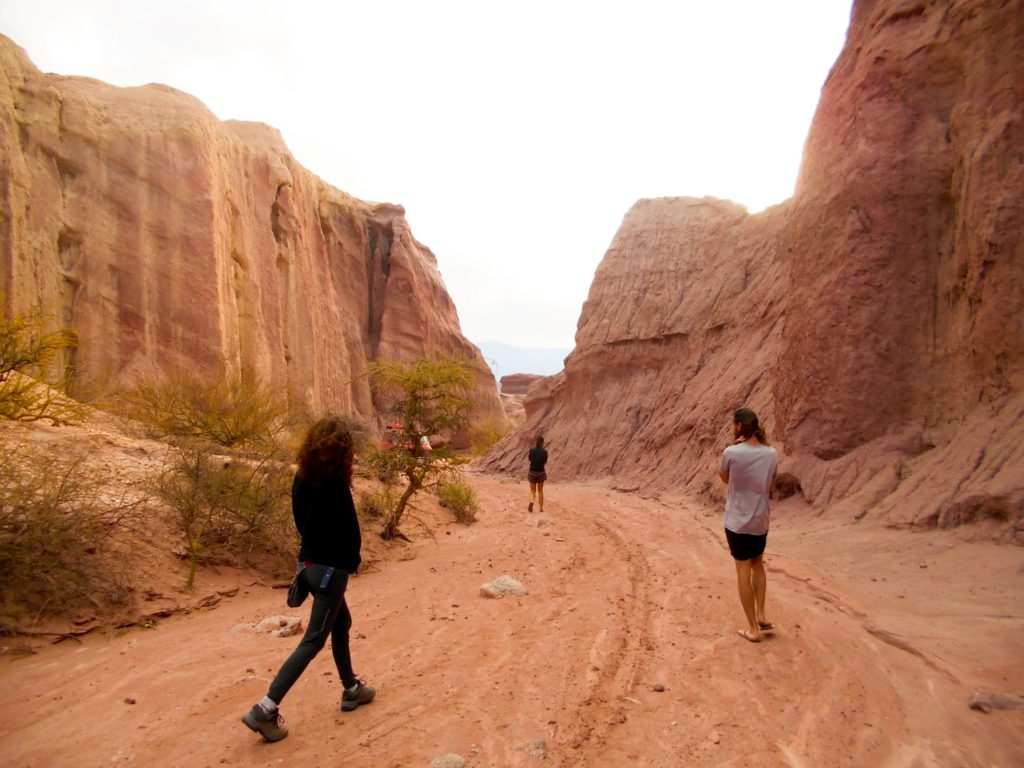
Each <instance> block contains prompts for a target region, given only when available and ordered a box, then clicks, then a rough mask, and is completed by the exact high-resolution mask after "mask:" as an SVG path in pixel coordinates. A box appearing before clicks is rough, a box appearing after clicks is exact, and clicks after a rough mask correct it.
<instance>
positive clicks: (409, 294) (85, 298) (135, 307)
mask: <svg viewBox="0 0 1024 768" xmlns="http://www.w3.org/2000/svg"><path fill="white" fill-rule="evenodd" d="M0 73H2V76H0V173H2V188H0V254H2V255H0V292H3V293H4V294H6V296H7V304H8V309H12V308H13V309H24V308H26V307H27V306H29V305H31V304H33V303H36V302H39V301H42V302H43V303H44V305H45V306H46V307H47V309H49V310H50V311H51V312H53V313H54V314H55V315H56V316H57V318H58V319H59V321H60V322H62V323H65V324H69V325H72V326H74V327H76V328H77V329H78V331H79V334H80V347H79V349H78V350H77V352H75V353H74V355H73V359H72V360H70V361H69V362H70V363H71V364H72V365H73V367H74V370H75V372H76V378H77V380H78V382H79V385H80V386H82V387H83V388H90V389H96V388H99V389H103V388H106V387H108V386H112V385H115V384H120V383H126V382H130V381H132V380H135V379H136V378H138V377H140V376H146V375H153V374H157V373H159V372H161V371H166V370H169V369H173V368H185V369H188V370H192V371H195V372H197V373H199V374H202V375H214V376H222V375H227V376H229V377H236V376H239V375H255V376H258V377H260V378H262V379H263V380H265V381H268V382H270V383H271V384H272V385H274V386H277V387H281V388H283V389H286V390H287V392H288V393H289V394H290V396H291V398H292V399H293V401H295V402H298V403H303V404H305V406H306V407H308V408H310V409H312V410H313V411H314V412H317V411H322V410H324V409H334V410H341V411H344V412H348V413H352V414H355V415H358V416H360V417H363V418H367V419H369V418H370V417H371V416H372V415H373V408H372V404H371V402H370V395H369V391H368V388H367V386H366V382H365V380H364V379H361V378H360V373H361V372H362V371H363V369H364V368H365V365H366V363H367V361H368V360H375V359H378V358H382V359H402V358H410V357H416V356H436V355H443V356H460V357H467V356H468V357H471V358H473V359H474V360H476V362H477V363H478V367H479V369H480V373H479V376H478V386H477V391H476V394H475V398H476V400H477V402H478V405H479V408H478V413H479V415H480V416H481V417H483V418H492V417H494V416H496V415H498V414H500V413H501V406H500V403H499V399H498V392H497V386H496V384H495V382H494V378H493V376H492V375H491V374H490V372H489V371H488V370H487V369H486V365H485V364H484V362H483V359H482V358H481V356H480V354H479V352H478V351H477V349H476V348H475V347H474V346H473V345H472V344H470V343H469V342H468V341H467V340H466V339H465V338H464V337H463V336H462V333H461V330H460V327H459V321H458V317H457V315H456V311H455V307H454V305H453V303H452V301H451V299H450V297H449V296H448V293H447V291H446V289H445V286H444V283H443V282H442V279H441V276H440V273H439V271H438V268H437V261H436V259H435V257H434V255H433V254H432V253H431V252H430V251H429V250H428V249H427V248H426V247H424V246H423V245H421V244H420V243H418V242H417V241H416V240H415V239H414V238H413V236H412V233H411V232H410V231H409V226H408V224H407V222H406V221H405V218H404V211H403V210H402V209H401V208H400V207H398V206H393V205H374V204H369V203H365V202H363V201H360V200H357V199H355V198H353V197H351V196H349V195H346V194H345V193H344V192H341V191H339V190H337V189H334V188H332V187H330V186H328V185H327V184H325V183H324V182H322V181H321V180H320V179H318V178H317V177H316V176H314V175H313V174H312V173H310V172H309V171H307V170H306V169H305V168H303V167H302V166H300V165H299V164H298V163H297V162H296V161H295V159H294V158H293V157H292V156H291V154H290V153H289V152H288V149H287V147H286V146H285V144H284V142H283V140H282V138H281V136H280V134H279V133H278V132H277V131H276V130H274V129H273V128H270V127H268V126H265V125H262V124H257V123H243V122H235V121H227V122H221V121H220V120H218V119H216V117H215V116H214V115H213V114H212V113H210V112H209V110H207V109H206V107H204V106H203V105H202V104H201V103H200V102H199V101H197V100H196V99H194V98H193V97H191V96H188V95H187V94H184V93H180V92H178V91H175V90H173V89H171V88H168V87H166V86H162V85H149V86H145V87H141V88H116V87H113V86H110V85H107V84H104V83H100V82H97V81H93V80H87V79H83V78H72V77H61V76H57V75H50V74H43V73H40V72H39V71H38V70H37V69H36V68H35V67H34V66H33V65H32V64H31V62H29V60H28V59H27V58H26V56H25V54H24V52H23V51H22V50H21V49H19V48H18V47H17V46H16V45H14V44H13V43H12V42H11V41H10V40H8V39H7V38H3V37H0Z"/></svg>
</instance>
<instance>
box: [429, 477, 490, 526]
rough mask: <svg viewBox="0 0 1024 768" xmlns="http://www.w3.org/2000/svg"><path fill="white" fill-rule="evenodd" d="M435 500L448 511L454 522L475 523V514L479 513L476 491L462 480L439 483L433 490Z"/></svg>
mask: <svg viewBox="0 0 1024 768" xmlns="http://www.w3.org/2000/svg"><path fill="white" fill-rule="evenodd" d="M434 493H435V494H436V495H437V500H438V502H439V503H440V504H441V506H442V507H444V508H445V509H450V510H451V511H452V514H454V515H455V520H456V521H457V522H460V523H466V524H469V523H474V522H476V513H477V512H479V511H480V502H479V501H477V498H476V491H474V490H473V489H472V488H471V487H470V485H469V484H468V483H466V482H464V481H462V480H451V481H449V482H446V483H441V484H440V485H439V486H437V488H436V489H435V491H434Z"/></svg>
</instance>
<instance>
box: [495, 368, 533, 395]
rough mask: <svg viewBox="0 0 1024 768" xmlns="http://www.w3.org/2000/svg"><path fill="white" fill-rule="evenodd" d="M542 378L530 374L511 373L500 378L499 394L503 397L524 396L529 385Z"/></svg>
mask: <svg viewBox="0 0 1024 768" xmlns="http://www.w3.org/2000/svg"><path fill="white" fill-rule="evenodd" d="M542 378H544V377H543V376H536V375H534V374H532V373H513V374H510V375H508V376H502V377H501V382H500V384H501V393H502V394H503V395H525V394H526V391H527V390H528V389H529V388H530V385H531V384H533V382H535V381H537V379H542Z"/></svg>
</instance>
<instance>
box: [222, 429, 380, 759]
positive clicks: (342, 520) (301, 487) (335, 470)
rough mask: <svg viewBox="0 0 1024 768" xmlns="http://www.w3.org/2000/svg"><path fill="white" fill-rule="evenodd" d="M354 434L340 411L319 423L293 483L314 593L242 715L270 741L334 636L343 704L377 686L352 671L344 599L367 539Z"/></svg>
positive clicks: (347, 706) (351, 705) (302, 554)
mask: <svg viewBox="0 0 1024 768" xmlns="http://www.w3.org/2000/svg"><path fill="white" fill-rule="evenodd" d="M352 459H353V446H352V435H351V434H350V433H349V431H348V428H347V427H346V426H345V424H344V422H342V421H341V420H340V419H337V418H334V417H328V418H325V419H321V420H320V421H318V422H317V423H316V424H314V425H313V426H312V427H311V428H310V430H309V433H308V434H307V435H306V439H305V440H304V441H303V443H302V447H301V448H300V449H299V455H298V463H299V469H298V471H297V472H296V473H295V480H294V481H293V483H292V514H293V516H294V517H295V528H296V529H297V530H298V532H299V536H300V537H301V538H302V543H301V544H300V546H299V563H298V568H300V569H301V571H300V578H302V579H304V580H305V582H306V584H307V585H308V587H309V591H310V592H311V593H312V595H313V608H312V610H311V612H310V616H309V626H308V627H307V629H306V634H305V636H304V637H303V638H302V640H301V642H300V643H299V645H298V647H297V648H296V649H295V650H294V651H293V652H292V655H291V656H289V657H288V659H287V660H286V661H285V662H284V664H283V665H282V666H281V669H280V671H279V672H278V673H277V676H276V677H275V678H274V680H273V682H271V684H270V689H269V690H268V691H267V695H266V696H265V697H263V700H262V701H260V702H259V703H258V704H255V705H254V706H253V708H252V709H251V710H250V711H249V712H248V713H246V715H245V716H244V717H243V718H242V722H243V723H245V724H246V725H247V726H248V727H249V728H250V729H252V730H253V731H256V732H257V733H259V734H260V735H261V736H263V738H264V739H266V740H267V741H280V740H281V739H283V738H284V737H285V736H287V735H288V729H287V728H285V727H284V726H283V725H282V721H283V718H282V717H281V714H280V712H279V711H278V705H279V704H280V703H281V700H282V699H283V698H284V697H285V695H286V694H287V693H288V691H289V689H290V688H291V687H292V686H293V685H294V684H295V682H296V681H297V680H298V679H299V676H300V675H302V673H303V671H304V670H305V669H306V667H307V666H308V665H309V663H310V662H311V661H312V660H313V658H314V657H315V656H316V655H317V654H318V653H319V652H320V650H321V649H322V648H323V647H324V645H325V644H326V642H327V637H328V635H330V638H331V650H332V651H333V653H334V663H335V666H337V668H338V675H340V677H341V682H342V684H343V685H344V691H343V692H342V695H341V709H342V710H343V711H345V712H348V711H351V710H353V709H355V708H356V707H358V706H359V705H360V704H369V703H370V702H371V701H373V697H374V694H375V691H374V689H373V688H371V687H370V686H368V685H365V684H364V683H363V682H362V681H361V680H359V679H357V678H356V676H355V674H354V673H353V672H352V659H351V656H350V654H349V647H348V634H349V629H350V628H351V627H352V615H351V614H350V613H349V610H348V604H347V603H346V602H345V588H346V586H347V585H348V577H349V574H352V573H355V572H356V569H357V568H358V567H359V563H360V561H361V558H360V554H359V550H360V547H361V545H362V538H361V536H360V533H359V520H358V519H357V518H356V509H355V505H354V504H353V503H352V491H351V485H352Z"/></svg>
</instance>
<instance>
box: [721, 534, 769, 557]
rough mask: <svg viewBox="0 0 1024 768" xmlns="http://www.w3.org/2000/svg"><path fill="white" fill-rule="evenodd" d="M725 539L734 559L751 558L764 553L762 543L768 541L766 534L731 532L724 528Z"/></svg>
mask: <svg viewBox="0 0 1024 768" xmlns="http://www.w3.org/2000/svg"><path fill="white" fill-rule="evenodd" d="M725 540H726V541H728V542H729V553H730V554H731V555H732V557H733V559H734V560H753V559H754V558H755V557H760V556H761V555H763V554H764V545H765V544H767V543H768V534H767V533H762V534H760V535H757V534H753V533H733V532H732V531H730V530H729V529H728V528H726V529H725Z"/></svg>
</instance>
